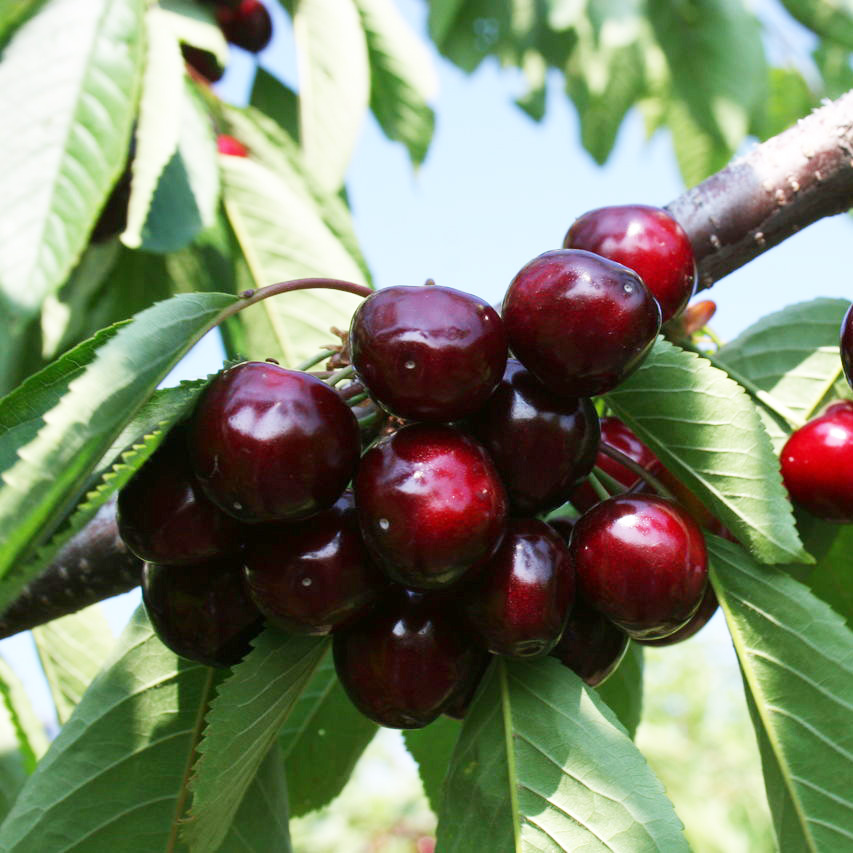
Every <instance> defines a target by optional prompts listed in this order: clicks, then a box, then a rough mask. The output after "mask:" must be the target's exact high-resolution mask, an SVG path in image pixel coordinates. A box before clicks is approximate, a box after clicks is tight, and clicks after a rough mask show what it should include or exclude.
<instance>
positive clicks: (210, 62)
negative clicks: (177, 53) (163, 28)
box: [181, 43, 225, 83]
mask: <svg viewBox="0 0 853 853" xmlns="http://www.w3.org/2000/svg"><path fill="white" fill-rule="evenodd" d="M181 54H182V56H183V57H184V62H186V63H187V65H188V66H189V68H190V69H191V71H192V72H195V74H196V75H198V77H200V78H201V80H202V82H204V83H216V82H218V81H219V80H221V79H222V78H223V76H224V75H225V68H223V67H222V66H221V65H220V64H219V60H218V59H217V58H216V54H214V53H211V51H209V50H202V49H201V48H200V47H193V46H192V45H190V44H183V43H181Z"/></svg>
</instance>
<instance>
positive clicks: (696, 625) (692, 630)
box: [637, 584, 719, 646]
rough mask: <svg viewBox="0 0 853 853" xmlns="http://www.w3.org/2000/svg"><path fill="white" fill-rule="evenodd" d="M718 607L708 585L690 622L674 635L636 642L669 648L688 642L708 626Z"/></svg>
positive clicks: (712, 590) (712, 591) (715, 597)
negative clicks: (675, 644)
mask: <svg viewBox="0 0 853 853" xmlns="http://www.w3.org/2000/svg"><path fill="white" fill-rule="evenodd" d="M718 607H719V602H718V601H717V595H716V593H715V592H714V588H713V587H712V586H711V584H708V588H707V589H706V590H705V595H704V596H702V602H701V603H700V605H699V609H698V610H697V611H696V612H695V613H694V614H693V615H692V616H691V617H690V621H689V622H688V623H687V624H686V625H685V626H684V627H683V628H679V629H678V630H677V631H676V632H675V633H674V634H670V635H669V636H668V637H661V638H660V639H659V640H637V642H638V643H642V644H643V645H644V646H671V645H673V644H674V643H680V642H682V641H684V640H688V639H690V637H692V636H693V635H694V634H696V633H698V632H699V630H700V629H702V628H704V627H705V626H706V625H707V624H708V622H709V621H710V620H711V617H712V616H713V615H714V614H715V613H716V612H717V608H718Z"/></svg>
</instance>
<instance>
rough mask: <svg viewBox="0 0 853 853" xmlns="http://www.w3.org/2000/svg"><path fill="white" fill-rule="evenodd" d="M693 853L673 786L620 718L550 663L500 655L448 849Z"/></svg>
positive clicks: (467, 744) (451, 789)
mask: <svg viewBox="0 0 853 853" xmlns="http://www.w3.org/2000/svg"><path fill="white" fill-rule="evenodd" d="M483 850H496V851H497V850H500V851H501V853H504V851H518V853H522V851H523V853H528V851H529V853H533V851H545V850H547V851H549V853H551V851H554V853H557V851H577V850H590V851H592V850H602V851H604V850H609V851H613V853H618V851H626V852H627V851H630V853H636V851H638V850H659V851H666V853H677V851H686V850H687V844H686V842H685V840H684V837H683V835H682V832H681V825H680V823H679V821H678V818H677V817H676V816H675V813H674V811H673V810H672V805H671V804H670V803H669V801H668V800H667V799H666V796H665V795H664V792H663V786H662V785H661V784H660V782H658V780H657V779H656V778H655V777H654V775H653V774H652V772H651V770H649V768H648V765H647V764H646V762H645V760H644V758H643V756H642V755H641V754H640V752H639V751H638V750H637V748H636V747H635V746H634V744H633V743H632V742H631V740H630V738H629V737H628V736H627V734H626V733H625V730H624V729H623V728H622V726H621V725H620V724H619V722H618V721H617V719H616V717H615V716H614V715H613V712H612V711H611V710H610V709H609V708H608V707H607V706H606V705H605V704H604V703H603V702H602V701H601V699H599V698H598V696H597V695H596V694H595V693H594V692H592V691H590V690H588V689H587V688H586V687H585V686H584V685H583V682H582V681H581V680H580V678H578V677H577V676H576V675H575V674H574V673H573V672H571V670H569V669H567V668H566V667H564V666H562V665H561V664H560V663H558V662H557V661H556V660H554V659H552V658H545V659H542V660H536V661H529V662H524V663H512V662H509V661H506V660H503V659H497V660H496V661H495V663H494V665H493V666H492V667H491V668H490V669H489V671H488V672H487V673H486V676H485V681H484V683H483V685H482V686H481V688H480V691H479V693H478V696H477V698H476V699H475V700H474V704H473V705H472V706H471V709H470V710H469V711H468V715H467V717H466V719H465V724H464V726H463V728H462V735H461V737H460V740H459V744H458V745H457V747H456V752H455V753H454V756H453V761H452V763H451V766H450V770H449V773H448V778H447V782H446V786H445V797H444V799H443V801H442V807H441V812H440V815H439V824H438V847H437V851H438V853H453V851H458V852H459V853H468V851H471V853H480V851H483Z"/></svg>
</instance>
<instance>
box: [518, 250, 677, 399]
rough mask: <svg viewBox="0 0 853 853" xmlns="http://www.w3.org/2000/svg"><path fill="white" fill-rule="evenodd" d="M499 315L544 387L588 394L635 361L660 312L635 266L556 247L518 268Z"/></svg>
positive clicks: (617, 379)
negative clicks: (554, 249)
mask: <svg viewBox="0 0 853 853" xmlns="http://www.w3.org/2000/svg"><path fill="white" fill-rule="evenodd" d="M503 321H504V327H505V328H506V333H507V338H508V340H509V345H510V349H511V350H512V351H513V353H514V354H515V355H516V357H517V358H518V359H519V361H521V363H522V364H523V365H524V366H525V367H526V368H527V369H528V370H529V371H530V372H531V373H533V374H534V375H535V376H536V377H537V378H538V379H539V380H540V381H541V382H542V383H543V384H544V385H545V386H546V387H547V388H549V389H550V390H551V391H552V392H554V393H555V394H561V395H563V396H568V397H592V396H594V395H596V394H603V393H605V392H606V391H609V390H611V389H612V388H615V387H616V386H617V385H619V383H621V382H622V381H623V380H624V379H627V378H628V376H630V375H631V373H633V372H634V371H635V370H636V369H637V368H638V367H639V366H640V364H641V363H642V361H643V359H644V358H645V357H646V355H647V354H648V352H649V350H650V349H651V348H652V345H653V344H654V342H655V338H656V337H657V334H658V332H659V331H660V323H661V314H660V306H659V305H658V303H657V300H655V298H654V297H653V296H652V295H651V293H650V292H649V290H648V288H647V287H646V286H645V284H643V282H642V280H641V279H640V277H639V276H638V275H637V274H636V273H635V272H634V271H633V270H630V269H628V267H625V266H622V265H621V264H617V263H616V262H615V261H611V260H608V259H607V258H602V257H600V256H599V255H594V254H592V253H591V252H584V251H581V250H579V249H562V250H558V251H552V252H545V253H544V254H542V255H539V257H538V258H534V259H533V260H532V261H530V263H528V264H527V265H526V266H524V267H522V268H521V270H520V271H519V272H518V273H517V275H516V276H515V278H514V279H513V280H512V282H511V284H510V286H509V289H508V290H507V293H506V296H505V297H504V303H503Z"/></svg>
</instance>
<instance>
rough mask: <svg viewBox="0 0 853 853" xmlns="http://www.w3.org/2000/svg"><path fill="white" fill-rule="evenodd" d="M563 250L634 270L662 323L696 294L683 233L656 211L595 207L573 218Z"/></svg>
mask: <svg viewBox="0 0 853 853" xmlns="http://www.w3.org/2000/svg"><path fill="white" fill-rule="evenodd" d="M563 246H565V247H566V248H567V249H586V250H587V251H588V252H595V253H596V254H597V255H602V256H603V257H605V258H610V260H611V261H617V262H618V263H620V264H624V265H625V266H626V267H629V268H630V269H632V270H634V271H635V272H636V273H637V275H639V276H640V278H641V279H642V280H643V282H644V283H645V285H646V287H648V289H649V290H650V291H651V292H652V295H653V296H654V297H655V299H657V301H658V302H659V303H660V307H661V314H662V315H663V321H664V322H666V321H667V320H669V319H670V317H674V316H675V315H676V314H678V313H680V312H681V311H682V310H683V309H684V306H685V305H687V302H688V300H689V299H690V297H691V296H693V292H694V290H695V289H696V261H695V260H694V258H693V247H692V246H691V245H690V238H689V237H688V236H687V232H686V231H685V230H684V229H683V228H682V227H681V225H679V224H678V222H677V221H676V220H675V219H673V217H672V216H671V215H670V214H669V213H668V212H667V211H665V210H663V209H662V208H660V207H649V206H648V205H644V204H623V205H616V206H613V207H599V208H598V209H597V210H591V211H589V212H588V213H585V214H584V215H583V216H581V217H580V219H576V220H575V222H574V224H573V225H572V227H571V228H569V231H568V233H567V234H566V238H565V240H564V241H563Z"/></svg>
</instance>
